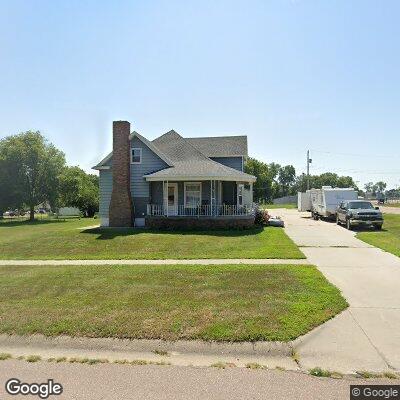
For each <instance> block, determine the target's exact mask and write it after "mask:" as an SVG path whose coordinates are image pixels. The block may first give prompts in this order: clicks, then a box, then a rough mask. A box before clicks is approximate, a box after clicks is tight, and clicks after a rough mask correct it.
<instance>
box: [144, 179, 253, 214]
mask: <svg viewBox="0 0 400 400" xmlns="http://www.w3.org/2000/svg"><path fill="white" fill-rule="evenodd" d="M252 186H253V183H252V182H245V181H223V180H214V179H211V180H190V181H185V180H174V181H166V180H163V181H152V182H150V203H149V204H148V205H147V216H149V217H167V218H171V217H172V218H173V217H189V218H193V217H195V218H210V217H211V218H221V217H222V218H223V217H228V218H235V217H239V218H240V217H245V216H249V217H250V216H252V215H253V187H252Z"/></svg>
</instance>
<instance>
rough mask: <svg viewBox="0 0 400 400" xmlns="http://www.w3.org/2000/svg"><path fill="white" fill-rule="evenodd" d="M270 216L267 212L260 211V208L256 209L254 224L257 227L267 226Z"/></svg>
mask: <svg viewBox="0 0 400 400" xmlns="http://www.w3.org/2000/svg"><path fill="white" fill-rule="evenodd" d="M269 218H270V215H269V214H268V211H267V210H262V209H260V208H257V209H256V212H255V218H254V223H255V224H257V225H267V223H268V221H269Z"/></svg>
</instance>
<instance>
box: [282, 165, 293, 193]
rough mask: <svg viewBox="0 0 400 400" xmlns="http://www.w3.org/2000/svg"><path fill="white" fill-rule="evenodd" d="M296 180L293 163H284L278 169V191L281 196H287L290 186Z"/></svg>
mask: <svg viewBox="0 0 400 400" xmlns="http://www.w3.org/2000/svg"><path fill="white" fill-rule="evenodd" d="M295 181H296V170H295V168H294V167H293V165H286V166H284V167H281V168H280V169H279V173H278V182H279V184H280V192H281V195H282V196H287V195H288V194H289V190H290V188H291V186H293V185H294V183H295Z"/></svg>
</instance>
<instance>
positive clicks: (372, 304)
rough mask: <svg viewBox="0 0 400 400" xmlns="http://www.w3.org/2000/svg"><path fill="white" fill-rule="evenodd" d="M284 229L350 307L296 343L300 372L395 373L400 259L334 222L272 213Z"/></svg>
mask: <svg viewBox="0 0 400 400" xmlns="http://www.w3.org/2000/svg"><path fill="white" fill-rule="evenodd" d="M275 211H276V213H277V214H280V215H281V216H282V217H283V218H284V220H285V224H286V228H285V231H286V233H287V234H288V235H289V237H291V238H292V239H293V240H294V242H295V243H296V244H297V245H298V246H300V248H301V250H302V251H303V253H304V254H305V255H306V256H307V259H308V260H309V262H310V264H313V265H316V266H317V267H318V269H319V270H320V271H321V272H322V273H323V274H324V275H325V276H326V277H327V279H328V280H329V281H330V282H332V283H333V284H334V285H336V286H337V287H338V288H339V289H340V290H341V291H342V293H343V295H344V297H345V298H346V299H347V301H348V303H349V305H350V307H349V308H348V309H347V310H346V311H344V312H343V313H341V314H340V315H338V316H337V317H335V318H334V319H332V320H330V321H328V322H327V323H325V324H323V325H321V326H320V327H318V328H317V329H315V330H314V331H312V332H310V333H308V334H307V335H305V336H303V337H301V338H299V339H297V340H296V341H295V342H294V346H295V349H296V352H297V354H298V355H299V357H300V366H301V367H302V368H312V367H315V366H320V367H322V368H326V369H330V370H338V371H340V372H343V373H352V372H355V371H357V370H367V371H383V370H387V369H395V370H400V290H399V284H398V283H399V282H400V258H398V257H396V256H394V255H392V254H389V253H386V252H384V251H382V250H380V249H377V248H375V247H373V246H370V245H368V244H366V243H364V242H362V241H360V240H358V239H357V238H356V237H355V233H354V232H351V231H347V230H346V229H344V228H343V227H341V226H337V225H336V224H335V223H329V222H325V221H314V220H312V219H311V218H309V215H308V213H299V212H298V211H297V210H275Z"/></svg>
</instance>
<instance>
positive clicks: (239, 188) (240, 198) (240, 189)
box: [237, 183, 244, 206]
mask: <svg viewBox="0 0 400 400" xmlns="http://www.w3.org/2000/svg"><path fill="white" fill-rule="evenodd" d="M243 191H244V185H243V183H239V184H238V185H237V205H238V206H242V205H243Z"/></svg>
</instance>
